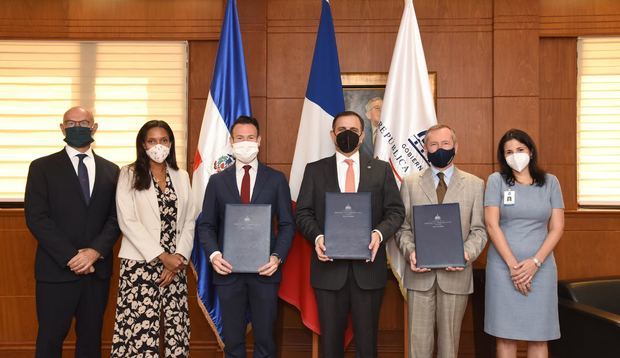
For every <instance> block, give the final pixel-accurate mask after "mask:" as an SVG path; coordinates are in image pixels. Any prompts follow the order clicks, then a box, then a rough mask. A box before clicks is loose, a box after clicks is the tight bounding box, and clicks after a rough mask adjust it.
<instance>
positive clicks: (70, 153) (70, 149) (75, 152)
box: [65, 145, 94, 159]
mask: <svg viewBox="0 0 620 358" xmlns="http://www.w3.org/2000/svg"><path fill="white" fill-rule="evenodd" d="M65 151H66V152H67V155H68V156H69V158H73V157H75V156H76V155H78V154H86V155H87V156H88V157H89V158H91V159H92V158H94V154H93V148H92V147H90V148H88V150H87V151H85V152H84V153H82V152H80V151H79V150H77V149H75V148H73V147H70V146H68V145H66V146H65Z"/></svg>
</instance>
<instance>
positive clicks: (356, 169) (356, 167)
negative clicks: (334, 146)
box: [336, 150, 360, 193]
mask: <svg viewBox="0 0 620 358" xmlns="http://www.w3.org/2000/svg"><path fill="white" fill-rule="evenodd" d="M346 159H351V160H353V173H354V174H355V192H357V188H359V185H360V152H359V150H358V151H357V152H355V154H353V155H352V156H350V157H346V156H344V154H342V153H340V152H336V163H337V165H336V168H337V170H338V186H339V187H340V191H341V192H343V193H344V192H345V188H346V182H347V170H348V169H349V164H347V162H345V160H346Z"/></svg>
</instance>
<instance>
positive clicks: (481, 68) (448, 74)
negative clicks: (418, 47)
mask: <svg viewBox="0 0 620 358" xmlns="http://www.w3.org/2000/svg"><path fill="white" fill-rule="evenodd" d="M422 44H423V45H424V54H425V57H426V62H427V67H428V70H429V71H431V72H437V97H439V98H446V97H456V98H463V97H466V98H471V97H474V98H476V97H477V98H490V97H492V96H493V72H492V68H493V34H492V33H491V28H490V26H489V27H488V29H487V28H485V29H484V31H479V32H438V33H435V32H430V33H423V34H422Z"/></svg>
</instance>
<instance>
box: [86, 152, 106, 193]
mask: <svg viewBox="0 0 620 358" xmlns="http://www.w3.org/2000/svg"><path fill="white" fill-rule="evenodd" d="M93 158H94V160H95V183H94V185H93V192H92V194H90V202H91V203H92V202H93V200H95V196H96V195H97V193H98V192H99V190H101V189H97V188H98V187H99V186H100V185H101V183H103V174H104V173H103V168H102V166H101V158H100V157H99V156H98V155H96V154H95V152H94V151H93ZM89 180H90V178H89Z"/></svg>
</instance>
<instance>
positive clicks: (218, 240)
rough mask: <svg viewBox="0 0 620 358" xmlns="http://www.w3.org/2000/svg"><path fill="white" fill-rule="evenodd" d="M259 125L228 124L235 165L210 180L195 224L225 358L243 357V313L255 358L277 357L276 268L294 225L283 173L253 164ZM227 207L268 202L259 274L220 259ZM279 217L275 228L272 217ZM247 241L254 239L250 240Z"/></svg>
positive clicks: (252, 120)
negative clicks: (267, 240)
mask: <svg viewBox="0 0 620 358" xmlns="http://www.w3.org/2000/svg"><path fill="white" fill-rule="evenodd" d="M260 139H261V138H260V135H259V127H258V122H257V121H256V119H255V118H251V117H246V116H241V117H239V118H238V119H237V120H236V121H235V123H234V124H233V126H232V129H231V139H230V141H231V144H232V149H233V155H234V156H235V164H234V165H231V166H230V167H229V168H227V169H225V170H224V171H222V172H221V173H218V174H215V175H213V176H211V178H210V179H209V183H208V185H207V189H206V192H205V197H204V202H203V206H202V219H201V220H200V222H199V223H198V228H197V230H198V235H199V238H200V243H201V244H202V247H203V249H204V250H205V253H206V254H207V256H209V260H210V261H211V265H212V266H213V269H214V271H215V273H214V275H213V283H214V284H215V285H216V291H217V295H218V298H219V300H220V306H221V309H222V325H223V335H224V344H225V348H224V352H225V353H226V357H245V332H246V331H245V329H246V311H247V310H248V308H249V312H250V317H251V321H252V331H253V335H254V357H275V356H276V346H275V342H274V338H273V325H274V323H275V320H276V317H277V304H278V288H279V283H280V279H281V272H280V271H281V270H279V266H280V264H281V263H282V262H283V261H284V260H285V259H286V255H287V254H288V250H289V248H290V246H291V242H292V239H293V234H294V232H295V223H294V221H293V215H292V208H291V194H290V190H289V187H288V184H287V182H286V178H285V177H284V175H283V174H282V173H281V172H279V171H277V170H275V169H272V168H270V167H268V166H266V165H264V164H262V163H259V162H258V160H257V158H256V157H257V155H258V149H259V146H260ZM226 204H271V217H272V220H271V222H270V223H266V225H271V227H272V233H271V244H270V251H269V252H270V253H271V256H270V258H269V262H268V263H266V264H265V265H263V266H262V267H260V268H259V269H258V274H244V273H233V270H234V267H232V266H231V265H230V263H229V262H227V261H226V259H225V258H224V257H223V256H222V253H221V251H220V250H221V249H222V247H223V238H224V219H225V215H224V214H225V210H226ZM274 218H277V221H278V226H277V230H276V228H275V227H274V224H273V219H274ZM248 240H252V238H251V237H248Z"/></svg>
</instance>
